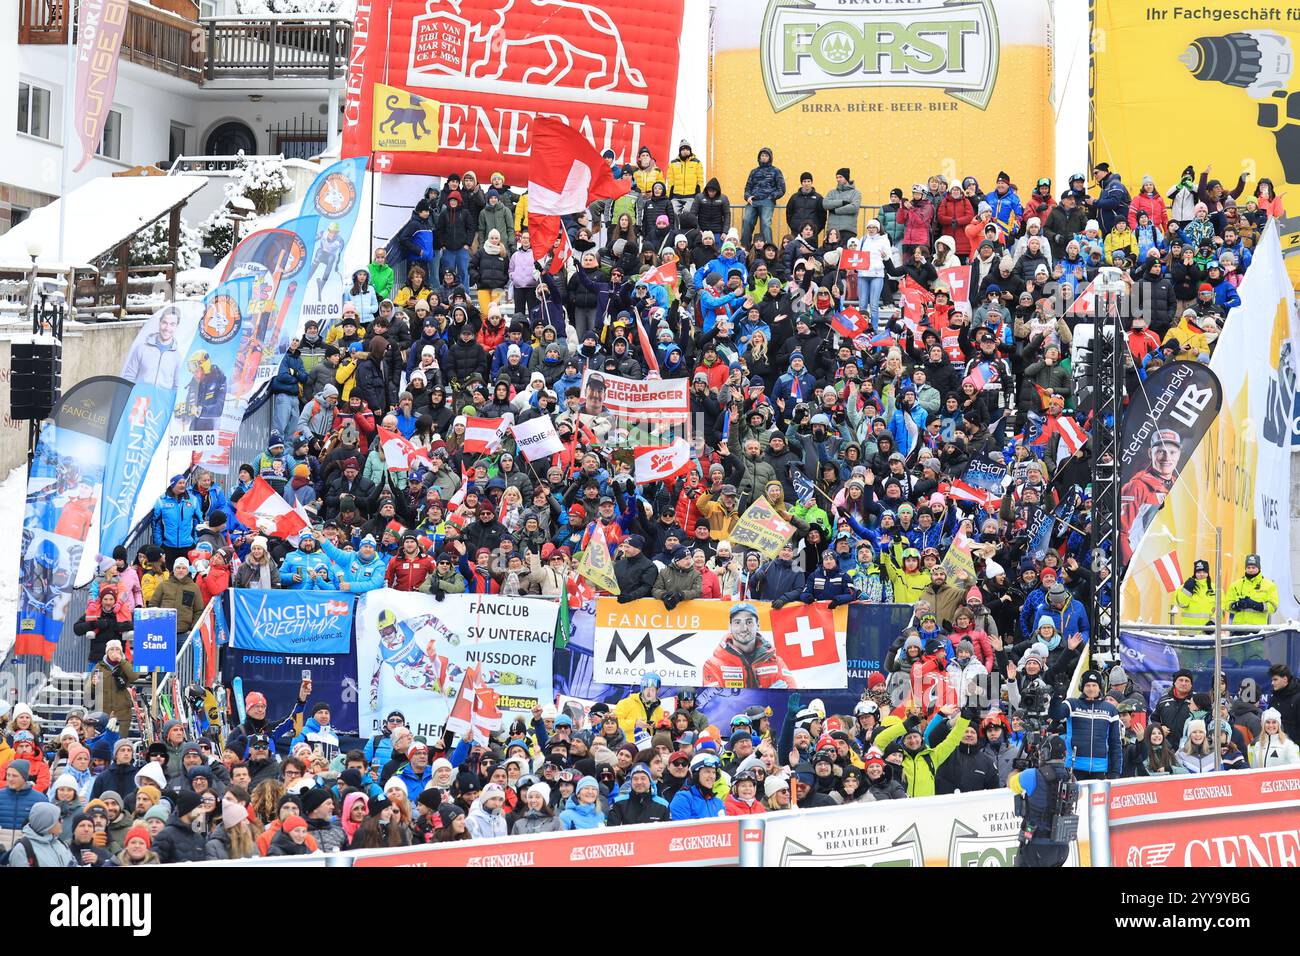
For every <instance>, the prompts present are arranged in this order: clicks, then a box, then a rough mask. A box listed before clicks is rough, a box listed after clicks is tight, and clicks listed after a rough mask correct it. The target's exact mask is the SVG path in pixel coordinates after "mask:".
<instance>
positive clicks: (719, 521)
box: [695, 485, 740, 541]
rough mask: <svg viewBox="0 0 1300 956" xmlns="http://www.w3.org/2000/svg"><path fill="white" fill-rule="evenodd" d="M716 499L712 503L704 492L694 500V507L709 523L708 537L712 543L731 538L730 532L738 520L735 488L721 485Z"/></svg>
mask: <svg viewBox="0 0 1300 956" xmlns="http://www.w3.org/2000/svg"><path fill="white" fill-rule="evenodd" d="M718 499H719V500H718V501H714V500H713V497H712V496H711V495H710V494H709V493H708V492H707V491H706V492H704V493H703V494H702V495H700V496H699V498H697V499H696V500H695V506H696V507H697V508H698V509H699V510H700V514H701V516H703V518H704V520H705V521H707V522H708V523H709V537H710V538H711V539H713V540H714V541H727V540H729V539H730V538H731V530H732V529H733V528H735V527H736V522H737V521H739V520H740V511H739V510H738V509H737V507H736V506H737V503H738V502H739V501H740V497H739V495H737V494H736V486H735V485H723V486H722V489H721V490H720V491H719V492H718Z"/></svg>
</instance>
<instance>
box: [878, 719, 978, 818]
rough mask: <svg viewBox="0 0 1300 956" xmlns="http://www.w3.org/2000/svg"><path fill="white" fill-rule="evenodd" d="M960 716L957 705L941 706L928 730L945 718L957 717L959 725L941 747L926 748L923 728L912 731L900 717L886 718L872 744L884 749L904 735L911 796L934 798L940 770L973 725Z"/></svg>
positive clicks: (906, 776) (905, 769) (906, 779)
mask: <svg viewBox="0 0 1300 956" xmlns="http://www.w3.org/2000/svg"><path fill="white" fill-rule="evenodd" d="M960 713H961V708H960V707H958V706H957V705H956V704H948V705H946V706H944V707H940V708H939V711H938V713H936V714H935V716H934V717H932V718H931V719H930V725H931V726H930V727H929V728H927V729H933V728H934V727H937V726H938V724H939V722H940V721H941V720H942V719H943V718H944V717H957V722H956V723H955V724H953V727H952V729H951V730H950V731H948V736H947V737H944V738H943V740H942V741H941V742H940V743H939V745H938V746H937V747H927V746H926V745H925V738H926V734H925V733H924V732H923V731H922V730H921V727H920V726H919V725H916V726H913V727H912V729H910V730H909V729H908V728H907V725H906V724H905V723H903V721H902V720H901V719H899V718H898V717H893V716H890V717H886V718H885V721H884V725H883V728H882V729H881V731H880V733H878V734H876V738H875V740H873V741H872V742H871V745H872V747H879V748H880V749H881V750H884V749H885V748H886V747H888V746H889V744H890V743H891V742H893V741H894V740H895V739H897V738H898V737H899V736H900V735H901V736H902V738H903V783H904V785H905V786H906V787H907V795H908V796H909V797H933V796H934V778H935V775H936V774H937V773H938V772H939V767H940V766H942V765H943V762H944V761H945V760H947V759H948V758H949V757H951V756H952V755H953V752H954V751H956V749H957V745H958V744H959V743H961V738H962V734H964V733H966V728H967V726H969V725H970V720H969V719H968V718H966V717H958V716H957V715H958V714H960Z"/></svg>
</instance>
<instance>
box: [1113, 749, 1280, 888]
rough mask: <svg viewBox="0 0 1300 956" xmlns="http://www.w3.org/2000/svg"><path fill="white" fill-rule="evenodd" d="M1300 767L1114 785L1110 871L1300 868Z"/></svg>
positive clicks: (1167, 778)
mask: <svg viewBox="0 0 1300 956" xmlns="http://www.w3.org/2000/svg"><path fill="white" fill-rule="evenodd" d="M1297 808H1300V767H1282V768H1278V769H1275V770H1237V771H1229V772H1226V773H1210V774H1196V775H1181V774H1180V775H1178V776H1173V777H1144V778H1141V779H1137V780H1117V781H1115V782H1113V783H1112V784H1111V787H1110V803H1109V806H1108V811H1109V817H1108V828H1109V835H1110V856H1111V865H1112V866H1126V867H1129V866H1142V867H1159V866H1249V867H1255V866H1287V867H1295V866H1300V810H1298V809H1297Z"/></svg>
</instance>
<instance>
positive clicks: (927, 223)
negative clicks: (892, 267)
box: [898, 183, 934, 262]
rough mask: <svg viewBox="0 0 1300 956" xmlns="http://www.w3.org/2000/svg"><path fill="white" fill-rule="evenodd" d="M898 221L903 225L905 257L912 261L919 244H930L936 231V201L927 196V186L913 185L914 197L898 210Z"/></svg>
mask: <svg viewBox="0 0 1300 956" xmlns="http://www.w3.org/2000/svg"><path fill="white" fill-rule="evenodd" d="M898 222H899V224H901V225H902V227H903V257H904V259H905V261H907V262H911V261H912V253H914V252H915V251H916V247H917V246H929V245H930V236H931V233H932V232H933V231H934V203H932V202H930V200H928V199H926V198H925V187H924V186H922V185H921V184H920V183H916V184H914V185H913V186H912V198H911V199H909V200H907V202H905V203H903V205H902V207H901V208H899V210H898Z"/></svg>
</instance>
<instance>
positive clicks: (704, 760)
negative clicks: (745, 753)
mask: <svg viewBox="0 0 1300 956" xmlns="http://www.w3.org/2000/svg"><path fill="white" fill-rule="evenodd" d="M721 772H722V761H720V760H719V759H718V758H717V757H716V756H715V755H713V754H711V753H702V754H697V755H696V756H695V757H694V758H693V759H692V760H691V785H690V786H689V787H682V789H680V790H678V791H677V793H676V794H674V795H673V802H672V803H671V804H669V807H668V809H669V815H670V816H671V817H672V818H673V819H674V820H708V819H711V818H713V817H721V816H725V815H726V813H727V808H726V806H725V805H724V804H723V802H722V800H721V799H720V798H719V797H718V795H717V794H715V793H714V792H713V785H714V784H715V783H717V782H718V774H719V773H721Z"/></svg>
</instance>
